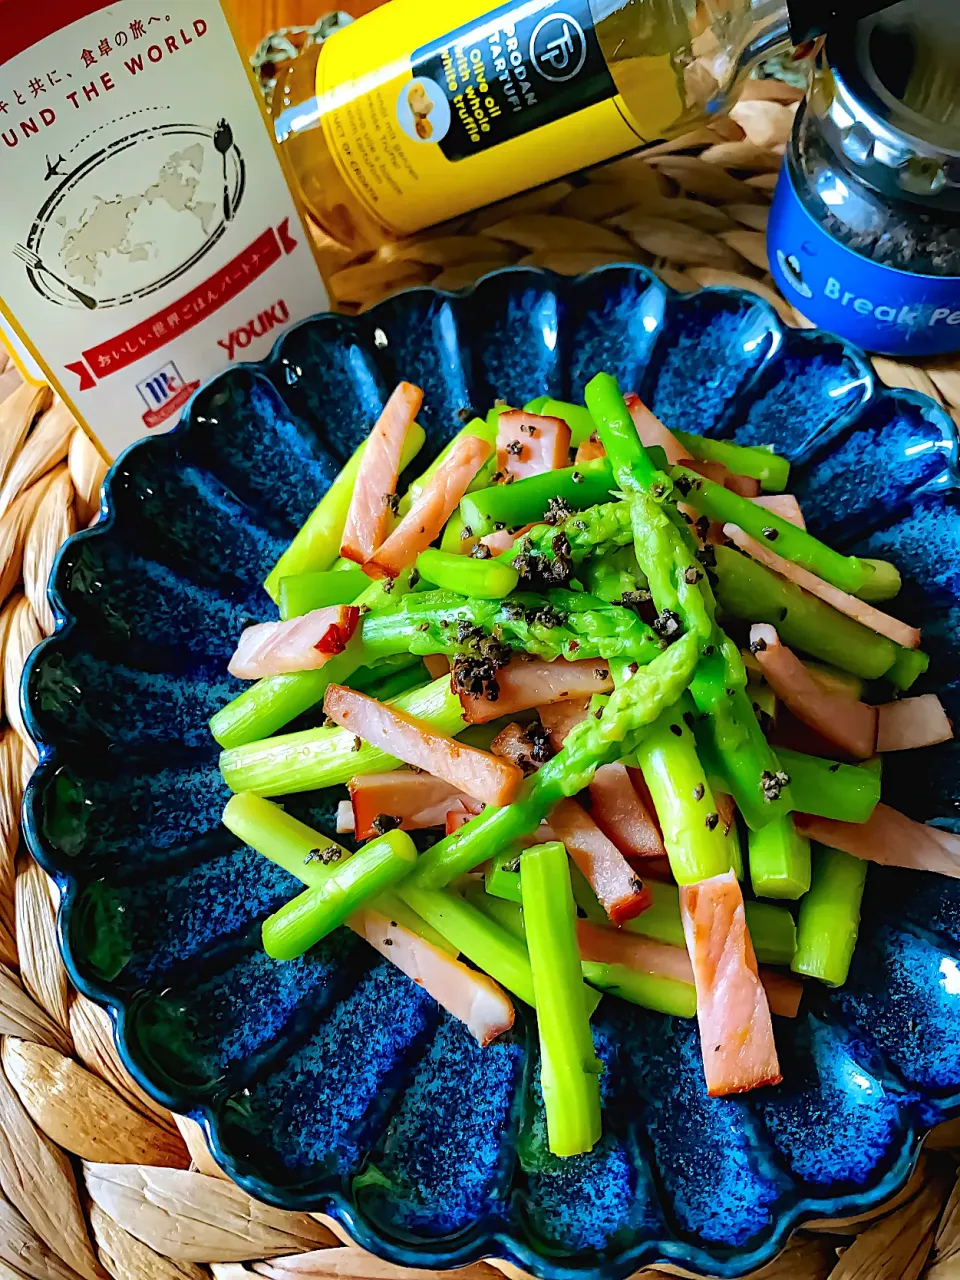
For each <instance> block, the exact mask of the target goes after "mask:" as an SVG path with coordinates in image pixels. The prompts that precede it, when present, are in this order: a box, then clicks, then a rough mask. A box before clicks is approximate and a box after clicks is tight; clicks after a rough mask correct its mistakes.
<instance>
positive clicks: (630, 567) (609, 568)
mask: <svg viewBox="0 0 960 1280" xmlns="http://www.w3.org/2000/svg"><path fill="white" fill-rule="evenodd" d="M577 577H578V578H579V579H580V581H581V582H582V583H583V585H584V586H585V587H586V589H587V590H588V591H589V592H590V594H591V595H593V596H596V597H597V599H598V600H606V601H607V602H608V603H610V604H612V603H614V602H615V601H620V600H622V599H623V597H624V596H625V595H629V594H630V593H631V592H633V591H642V590H645V589H646V588H647V580H646V578H645V577H644V576H643V574H642V573H641V571H640V566H639V565H638V564H637V553H636V552H635V551H634V549H633V547H632V546H630V547H618V548H616V549H615V550H610V551H607V552H606V553H604V554H603V555H598V556H592V557H591V558H590V559H589V560H585V561H584V562H583V564H582V565H581V566H580V569H579V572H578V573H577Z"/></svg>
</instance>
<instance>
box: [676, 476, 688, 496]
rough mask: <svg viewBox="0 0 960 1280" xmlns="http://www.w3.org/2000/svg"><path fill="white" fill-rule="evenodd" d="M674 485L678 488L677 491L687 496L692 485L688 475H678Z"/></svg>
mask: <svg viewBox="0 0 960 1280" xmlns="http://www.w3.org/2000/svg"><path fill="white" fill-rule="evenodd" d="M673 487H674V488H675V489H676V491H677V493H679V494H681V495H682V496H683V497H684V498H685V497H686V496H687V494H688V493H689V492H690V488H691V485H690V481H689V480H688V479H687V477H686V476H677V478H676V480H674V482H673Z"/></svg>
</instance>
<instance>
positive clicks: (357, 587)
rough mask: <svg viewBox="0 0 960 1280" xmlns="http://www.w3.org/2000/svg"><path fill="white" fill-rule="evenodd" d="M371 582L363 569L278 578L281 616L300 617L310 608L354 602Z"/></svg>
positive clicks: (285, 617) (336, 570)
mask: <svg viewBox="0 0 960 1280" xmlns="http://www.w3.org/2000/svg"><path fill="white" fill-rule="evenodd" d="M369 585H370V579H369V578H368V577H367V575H366V574H365V573H364V572H363V570H362V569H347V570H338V569H327V570H325V571H324V572H323V573H298V574H296V575H295V576H294V577H292V578H281V579H280V588H279V595H278V603H279V605H280V617H281V618H282V620H283V621H284V622H286V621H287V619H288V618H300V617H302V616H303V615H304V614H305V613H310V611H311V610H312V609H325V608H327V606H328V605H332V604H353V602H354V600H356V598H357V596H358V595H360V594H361V592H363V591H365V590H366V589H367V587H369Z"/></svg>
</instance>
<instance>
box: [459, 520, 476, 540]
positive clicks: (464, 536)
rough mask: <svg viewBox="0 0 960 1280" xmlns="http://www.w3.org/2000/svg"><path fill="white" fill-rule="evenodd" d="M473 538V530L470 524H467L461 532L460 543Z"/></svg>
mask: <svg viewBox="0 0 960 1280" xmlns="http://www.w3.org/2000/svg"><path fill="white" fill-rule="evenodd" d="M472 537H473V530H472V529H471V528H470V526H469V525H468V524H465V525H464V526H463V528H462V529H461V530H460V541H461V542H466V540H467V539H468V538H472Z"/></svg>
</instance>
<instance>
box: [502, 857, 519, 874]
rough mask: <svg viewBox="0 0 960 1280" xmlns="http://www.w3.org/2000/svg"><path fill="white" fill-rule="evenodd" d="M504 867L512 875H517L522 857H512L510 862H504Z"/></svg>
mask: <svg viewBox="0 0 960 1280" xmlns="http://www.w3.org/2000/svg"><path fill="white" fill-rule="evenodd" d="M503 869H504V871H509V872H510V874H511V875H516V873H517V872H518V871H519V870H520V859H519V858H511V859H510V861H509V862H505V863H503Z"/></svg>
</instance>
